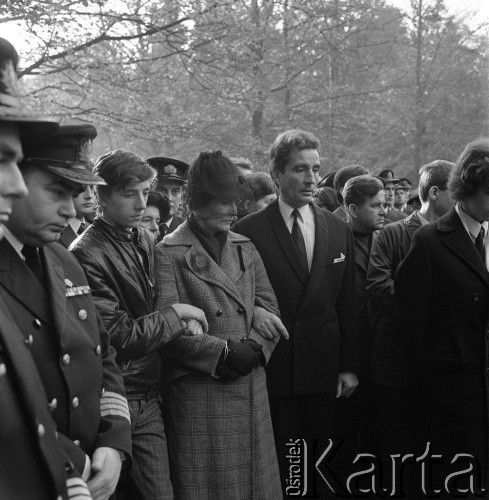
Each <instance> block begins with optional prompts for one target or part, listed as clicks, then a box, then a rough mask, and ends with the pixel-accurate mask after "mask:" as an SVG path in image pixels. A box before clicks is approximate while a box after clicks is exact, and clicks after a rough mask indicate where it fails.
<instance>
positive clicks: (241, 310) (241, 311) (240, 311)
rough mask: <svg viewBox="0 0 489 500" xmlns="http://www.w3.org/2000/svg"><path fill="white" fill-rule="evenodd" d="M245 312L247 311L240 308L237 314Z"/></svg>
mask: <svg viewBox="0 0 489 500" xmlns="http://www.w3.org/2000/svg"><path fill="white" fill-rule="evenodd" d="M244 312H245V310H244V309H243V308H242V307H240V308H239V309H238V310H237V313H238V314H244Z"/></svg>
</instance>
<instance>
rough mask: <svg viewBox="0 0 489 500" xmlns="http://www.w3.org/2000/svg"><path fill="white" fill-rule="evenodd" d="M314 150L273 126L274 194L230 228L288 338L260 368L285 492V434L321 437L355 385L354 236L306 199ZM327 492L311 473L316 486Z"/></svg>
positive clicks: (310, 140) (310, 139)
mask: <svg viewBox="0 0 489 500" xmlns="http://www.w3.org/2000/svg"><path fill="white" fill-rule="evenodd" d="M318 148H319V141H318V140H317V139H316V137H314V136H313V135H312V134H310V133H308V132H304V131H301V130H289V131H287V132H284V133H282V134H280V135H279V136H278V137H277V138H276V139H275V142H274V143H273V145H272V148H271V150H270V161H271V167H272V176H273V178H274V179H275V181H276V184H277V185H278V186H279V189H280V197H279V199H278V200H277V201H274V202H272V203H271V204H270V205H268V207H266V208H265V209H264V210H262V211H260V212H256V213H254V214H251V215H248V216H247V217H244V218H243V219H241V220H240V221H238V223H237V224H236V226H235V228H234V230H235V231H236V232H238V233H241V234H243V235H245V236H247V237H249V238H250V239H251V241H252V242H253V243H254V244H255V246H256V247H257V249H258V251H259V252H260V255H261V257H262V259H263V262H264V264H265V268H266V270H267V273H268V277H269V279H270V282H271V284H272V286H273V289H274V291H275V294H276V296H277V299H278V303H279V308H280V313H281V318H282V321H283V323H284V325H285V327H286V329H287V331H288V332H289V334H290V340H289V341H285V340H284V339H281V340H280V342H279V343H278V344H277V347H276V348H275V351H274V353H273V354H272V356H271V358H270V362H269V364H268V366H267V383H268V390H269V395H270V407H271V415H272V423H273V427H274V433H275V442H276V446H277V455H278V460H279V465H280V470H281V475H282V485H283V488H284V492H285V493H287V491H288V489H287V488H286V484H287V482H286V481H287V479H288V478H289V468H288V465H289V463H288V461H287V457H286V455H287V446H286V444H287V441H288V440H289V439H291V438H303V439H305V440H306V441H307V443H308V444H310V448H309V450H310V451H311V450H312V444H313V442H314V440H315V439H318V440H319V442H320V443H321V445H325V444H326V443H327V440H328V439H329V438H332V437H333V433H334V429H333V428H334V409H335V398H338V397H340V396H343V397H348V396H350V395H351V394H352V393H353V392H354V391H355V388H356V386H357V384H358V379H357V377H356V375H355V372H356V371H357V369H358V355H359V353H358V339H357V329H356V323H355V312H354V309H355V308H354V303H353V304H352V302H354V294H355V255H354V247H353V238H352V234H351V230H350V228H349V227H348V225H347V224H346V223H345V222H343V221H341V220H340V219H339V218H338V217H336V216H334V215H333V214H331V213H330V212H327V211H326V210H322V209H320V208H318V207H317V206H316V205H315V204H313V203H312V200H313V194H314V191H315V188H316V184H317V182H318V173H319V169H320V161H319V153H318ZM272 329H273V328H272ZM316 458H319V457H316ZM309 459H311V456H309ZM310 491H312V489H311V490H310ZM327 491H328V488H327V486H326V484H325V483H324V482H323V481H322V479H319V481H318V483H317V492H318V493H319V494H320V495H322V496H323V495H325V494H327Z"/></svg>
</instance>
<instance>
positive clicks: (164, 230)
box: [159, 222, 168, 239]
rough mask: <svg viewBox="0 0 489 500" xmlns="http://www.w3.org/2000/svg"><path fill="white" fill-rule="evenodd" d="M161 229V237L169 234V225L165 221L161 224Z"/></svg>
mask: <svg viewBox="0 0 489 500" xmlns="http://www.w3.org/2000/svg"><path fill="white" fill-rule="evenodd" d="M159 229H160V235H161V239H163V238H164V237H165V236H166V235H167V234H168V226H167V225H166V224H165V223H164V222H163V224H160V228H159Z"/></svg>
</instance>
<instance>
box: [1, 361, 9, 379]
mask: <svg viewBox="0 0 489 500" xmlns="http://www.w3.org/2000/svg"><path fill="white" fill-rule="evenodd" d="M5 375H7V367H6V366H5V364H4V363H0V379H1V378H3V377H5Z"/></svg>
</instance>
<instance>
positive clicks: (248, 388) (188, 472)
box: [155, 151, 282, 500]
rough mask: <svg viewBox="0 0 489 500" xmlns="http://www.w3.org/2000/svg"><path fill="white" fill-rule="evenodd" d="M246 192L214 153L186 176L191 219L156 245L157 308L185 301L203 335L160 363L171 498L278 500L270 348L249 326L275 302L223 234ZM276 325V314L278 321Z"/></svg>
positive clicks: (236, 242) (253, 260)
mask: <svg viewBox="0 0 489 500" xmlns="http://www.w3.org/2000/svg"><path fill="white" fill-rule="evenodd" d="M250 196H251V193H250V190H249V188H248V187H247V184H246V182H245V180H244V178H243V176H242V175H241V173H240V172H239V170H238V169H237V167H236V166H235V165H234V164H233V163H232V161H231V160H230V159H229V158H226V157H225V156H223V155H222V154H221V152H220V151H217V152H214V153H201V154H200V155H199V157H198V158H197V160H195V162H194V163H193V165H192V166H191V167H190V170H189V173H188V201H189V206H190V210H191V215H190V217H189V219H188V220H187V221H185V222H184V223H183V224H181V225H180V226H179V227H178V228H177V229H176V230H175V231H174V232H173V233H172V234H170V235H168V236H166V237H165V239H164V241H162V242H161V243H159V244H158V245H157V246H156V255H155V259H156V272H157V273H158V278H159V279H158V280H157V282H158V283H160V284H161V285H159V287H158V290H157V292H158V293H157V295H158V304H157V306H158V308H164V307H166V306H167V305H168V304H173V303H175V301H176V300H177V299H178V301H182V300H186V301H188V302H189V303H190V304H194V305H195V306H198V307H200V308H202V309H203V310H204V311H205V314H206V317H207V320H208V322H209V332H208V334H205V335H197V336H194V337H188V338H186V339H182V340H180V339H178V340H176V341H175V342H174V343H173V345H172V346H171V347H170V349H169V350H168V351H167V355H168V356H167V358H168V359H167V360H166V361H165V363H164V367H165V369H164V388H165V389H164V402H165V416H166V421H167V427H168V441H169V457H170V468H171V474H172V483H173V488H174V492H175V497H176V498H180V499H184V498H199V499H206V498H208V499H215V498H246V499H263V498H266V499H267V500H268V499H274V498H282V493H281V486H280V477H279V472H278V465H277V456H276V452H275V445H274V439H273V430H272V424H271V419H270V410H269V404H268V393H267V388H266V377H265V370H264V365H265V364H266V362H267V360H268V358H269V356H270V354H271V352H272V350H273V348H274V346H275V341H274V340H265V339H263V338H262V337H260V336H259V335H258V334H257V333H256V332H255V331H254V329H253V328H252V322H253V316H254V314H255V311H256V309H257V308H260V311H261V313H262V314H263V311H265V312H266V313H267V314H269V315H270V317H271V318H272V317H273V318H274V319H275V320H278V318H276V316H275V315H276V314H278V306H277V301H276V298H275V295H274V292H273V290H272V287H271V285H270V282H269V281H268V277H267V275H266V272H265V269H264V266H263V262H262V260H261V258H260V255H259V254H258V252H257V250H256V249H255V247H254V245H253V244H252V243H251V242H250V240H249V239H248V238H246V237H243V236H241V235H238V234H235V233H233V232H231V231H230V230H229V228H230V226H231V224H232V222H233V219H234V217H235V216H236V213H237V204H238V202H239V201H240V200H242V199H243V198H249V197H250ZM278 321H279V320H278Z"/></svg>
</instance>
